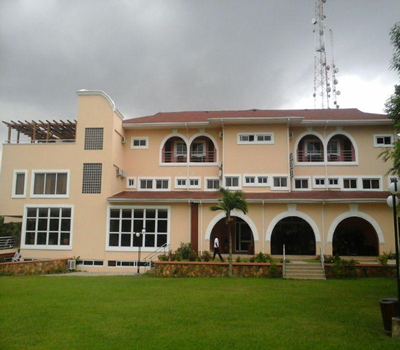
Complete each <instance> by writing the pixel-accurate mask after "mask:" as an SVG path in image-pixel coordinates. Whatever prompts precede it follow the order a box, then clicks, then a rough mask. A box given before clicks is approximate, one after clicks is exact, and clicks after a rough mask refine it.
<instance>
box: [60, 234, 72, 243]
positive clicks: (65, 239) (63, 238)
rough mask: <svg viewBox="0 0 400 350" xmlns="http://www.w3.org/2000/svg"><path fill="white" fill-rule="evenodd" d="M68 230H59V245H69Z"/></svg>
mask: <svg viewBox="0 0 400 350" xmlns="http://www.w3.org/2000/svg"><path fill="white" fill-rule="evenodd" d="M69 236H70V233H69V232H61V242H60V244H61V245H69Z"/></svg>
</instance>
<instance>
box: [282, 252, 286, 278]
mask: <svg viewBox="0 0 400 350" xmlns="http://www.w3.org/2000/svg"><path fill="white" fill-rule="evenodd" d="M282 275H283V278H285V277H286V247H285V245H283V267H282Z"/></svg>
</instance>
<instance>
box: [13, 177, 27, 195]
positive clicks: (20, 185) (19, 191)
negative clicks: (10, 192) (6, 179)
mask: <svg viewBox="0 0 400 350" xmlns="http://www.w3.org/2000/svg"><path fill="white" fill-rule="evenodd" d="M15 176H16V178H15V189H14V195H16V196H24V195H25V176H26V174H25V173H16V174H15Z"/></svg>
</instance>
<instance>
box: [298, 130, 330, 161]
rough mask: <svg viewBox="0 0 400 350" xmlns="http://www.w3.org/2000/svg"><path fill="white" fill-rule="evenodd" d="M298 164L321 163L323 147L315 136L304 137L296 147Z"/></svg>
mask: <svg viewBox="0 0 400 350" xmlns="http://www.w3.org/2000/svg"><path fill="white" fill-rule="evenodd" d="M297 161H298V162H323V161H324V145H323V143H322V141H321V140H320V139H319V138H318V137H317V136H315V135H305V136H304V137H302V139H301V140H300V142H299V145H298V147H297Z"/></svg>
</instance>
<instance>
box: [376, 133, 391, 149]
mask: <svg viewBox="0 0 400 350" xmlns="http://www.w3.org/2000/svg"><path fill="white" fill-rule="evenodd" d="M374 147H393V135H390V134H387V135H374Z"/></svg>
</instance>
